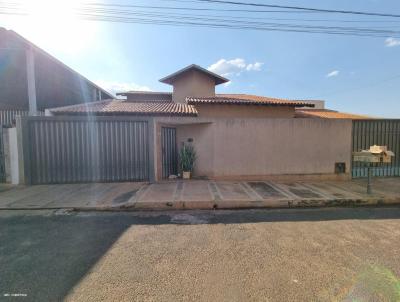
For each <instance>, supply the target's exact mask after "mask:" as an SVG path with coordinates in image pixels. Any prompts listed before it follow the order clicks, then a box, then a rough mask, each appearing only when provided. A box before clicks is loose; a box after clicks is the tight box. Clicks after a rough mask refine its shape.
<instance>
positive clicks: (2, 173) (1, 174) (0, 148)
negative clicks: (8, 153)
mask: <svg viewBox="0 0 400 302" xmlns="http://www.w3.org/2000/svg"><path fill="white" fill-rule="evenodd" d="M3 133H4V132H3V127H1V125H0V182H6V167H5V157H4V151H5V150H4V141H3V139H4V137H3Z"/></svg>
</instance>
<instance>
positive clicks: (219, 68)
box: [208, 58, 264, 76]
mask: <svg viewBox="0 0 400 302" xmlns="http://www.w3.org/2000/svg"><path fill="white" fill-rule="evenodd" d="M263 64H264V63H261V62H254V63H250V64H247V63H246V61H245V60H244V59H241V58H236V59H232V60H226V59H220V60H219V61H217V62H216V63H214V64H212V65H211V66H209V67H208V70H209V71H212V72H215V73H217V74H219V75H221V76H229V75H233V74H235V75H240V74H241V73H242V72H243V71H260V70H261V66H262V65H263Z"/></svg>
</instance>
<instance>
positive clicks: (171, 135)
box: [161, 127, 178, 178]
mask: <svg viewBox="0 0 400 302" xmlns="http://www.w3.org/2000/svg"><path fill="white" fill-rule="evenodd" d="M161 140H162V142H161V144H162V177H163V178H168V177H169V176H170V175H176V174H177V173H178V154H177V148H176V128H170V127H162V128H161Z"/></svg>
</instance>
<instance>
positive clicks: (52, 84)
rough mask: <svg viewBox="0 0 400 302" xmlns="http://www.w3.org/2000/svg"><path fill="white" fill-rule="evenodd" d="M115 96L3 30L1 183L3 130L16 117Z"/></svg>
mask: <svg viewBox="0 0 400 302" xmlns="http://www.w3.org/2000/svg"><path fill="white" fill-rule="evenodd" d="M109 98H113V95H112V94H110V93H108V92H107V91H105V90H104V89H102V88H100V87H99V86H97V85H96V84H94V83H93V82H91V81H89V80H88V79H86V78H85V77H83V76H82V75H80V74H79V73H77V72H76V71H74V70H72V69H71V68H69V67H68V66H66V65H65V64H63V63H62V62H60V61H59V60H57V59H56V58H54V57H53V56H51V55H49V54H48V53H47V52H45V51H44V50H42V49H40V48H39V47H37V46H36V45H34V44H33V43H31V42H30V41H28V40H26V39H25V38H23V37H21V36H20V35H18V34H17V33H15V32H14V31H12V30H6V29H5V28H2V27H0V182H3V181H5V179H6V175H5V170H6V167H5V160H4V143H5V144H7V143H8V142H7V141H4V139H3V136H2V134H1V132H2V128H3V127H10V126H12V125H15V118H16V116H18V115H20V116H24V115H32V116H35V115H41V114H43V113H44V110H45V109H46V108H51V107H59V106H66V105H73V104H81V103H88V102H92V101H99V100H103V99H109Z"/></svg>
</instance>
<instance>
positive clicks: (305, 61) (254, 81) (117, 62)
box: [0, 0, 400, 118]
mask: <svg viewBox="0 0 400 302" xmlns="http://www.w3.org/2000/svg"><path fill="white" fill-rule="evenodd" d="M43 1H47V2H46V3H47V4H48V2H49V0H43ZM43 1H41V2H43ZM75 1H78V0H75ZM32 2H33V1H32ZM39 2H40V1H39ZM64 2H65V3H67V2H68V1H66V0H64ZM244 2H246V1H244ZM247 2H258V3H268V4H280V5H296V6H307V7H318V8H328V9H344V10H358V11H371V12H386V13H393V14H396V13H397V14H400V2H399V1H398V0H390V1H377V0H352V1H348V0H335V1H334V0H329V1H328V0H327V1H324V2H323V3H322V1H316V0H313V1H312V0H309V1H301V0H292V1H289V0H286V1H278V0H275V1H273V0H271V1H261V0H252V1H247ZM102 3H107V2H106V1H104V0H103V1H102ZM109 3H110V2H109ZM113 3H120V4H123V3H125V4H141V5H163V6H181V7H182V6H186V7H214V8H232V7H231V6H229V7H228V6H221V5H218V4H208V5H200V4H198V3H193V2H179V1H177V2H175V1H165V0H158V1H155V0H149V1H122V0H121V1H114V2H113ZM37 7H40V5H39V6H37ZM236 8H237V7H236ZM52 9H54V10H55V9H59V7H58V8H52ZM249 9H257V8H249ZM49 11H51V9H50V10H49ZM39 14H41V15H40V16H41V18H40V20H41V21H40V22H39V21H37V19H34V18H32V19H29V18H26V17H11V16H10V17H4V18H3V17H2V18H1V19H0V26H4V27H7V28H8V29H14V30H16V31H17V32H19V33H20V34H22V35H23V36H25V37H26V38H28V39H30V40H32V41H33V42H34V43H36V44H37V45H38V46H40V47H42V48H44V49H45V50H46V51H48V52H50V53H51V54H52V55H54V56H56V57H57V58H58V59H60V60H61V61H63V62H64V63H66V64H67V65H69V66H71V67H72V68H74V69H75V70H77V71H78V72H80V73H81V74H83V75H84V76H86V77H88V78H89V79H90V80H92V81H95V82H99V83H102V84H103V85H104V86H106V87H105V88H114V89H115V88H116V89H123V88H126V89H151V90H161V91H169V90H170V89H171V88H170V86H167V85H165V84H162V83H159V82H158V79H160V78H162V77H164V76H166V75H168V74H170V73H172V72H174V71H176V70H177V69H180V68H182V67H184V66H186V65H188V64H192V63H196V64H199V65H201V66H203V67H205V68H209V67H211V66H212V65H213V64H216V63H217V62H219V63H218V64H217V65H214V67H213V70H215V71H217V72H220V73H221V72H222V73H225V75H226V76H227V77H228V78H230V79H231V83H230V85H227V86H222V85H221V86H220V87H218V91H219V92H232V93H249V94H258V95H266V96H273V97H282V98H289V99H323V100H326V102H327V107H329V108H332V109H337V110H341V111H345V112H352V113H360V114H369V115H374V116H382V117H394V118H400V39H392V40H390V41H391V43H389V42H390V41H386V39H387V38H390V36H389V35H388V36H387V37H354V36H341V35H340V36H336V35H324V34H305V33H285V32H268V31H250V30H231V29H213V28H194V27H171V26H159V25H138V24H126V23H107V22H94V21H74V20H73V21H71V20H69V19H68V17H62V18H59V16H57V13H56V12H53V13H52V16H51V17H49V16H48V15H46V14H47V13H46V12H45V11H44V10H42V11H41V12H40V13H39ZM199 14H207V12H206V13H204V12H199ZM214 14H218V13H214ZM230 15H235V16H239V17H240V16H244V15H245V14H243V13H230ZM260 16H262V17H265V20H263V21H268V19H269V18H304V19H309V18H315V19H321V18H322V19H327V18H330V19H335V20H353V21H354V20H361V21H368V22H365V23H356V24H353V23H349V24H342V23H341V24H339V25H340V26H359V27H360V26H369V27H371V26H372V27H375V28H390V29H392V30H400V18H397V19H395V18H394V19H390V20H394V21H395V22H391V23H385V22H376V21H382V20H388V19H385V18H380V17H365V16H364V17H362V16H348V17H346V16H343V15H328V16H325V15H321V14H318V16H316V15H312V14H310V13H304V14H289V13H286V14H261V15H260ZM370 21H374V22H370ZM271 22H285V23H290V22H292V23H301V22H299V21H271ZM319 24H321V23H319ZM332 24H336V25H337V24H338V23H335V22H333V23H327V25H332ZM394 38H399V37H394ZM261 63H262V64H261ZM328 75H330V76H328Z"/></svg>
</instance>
